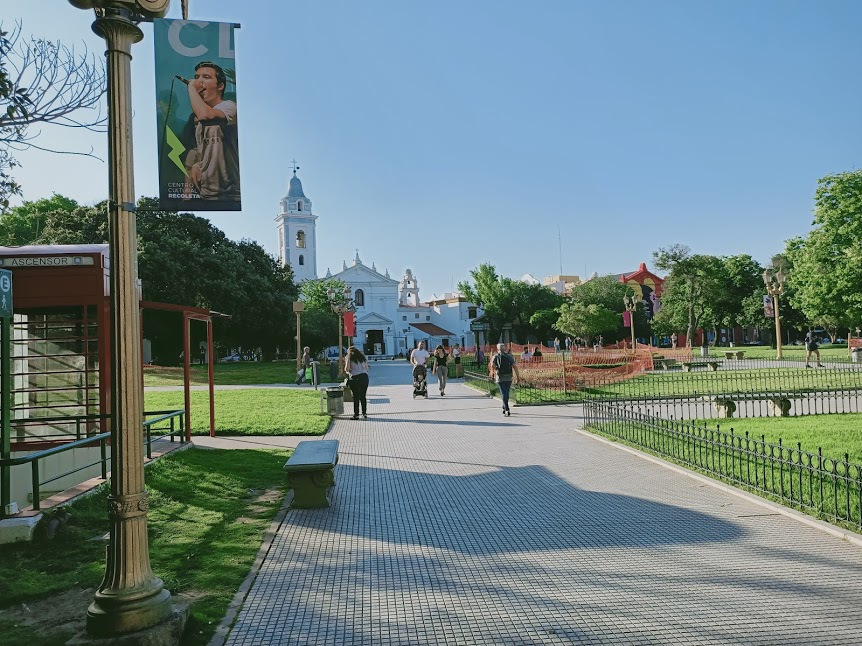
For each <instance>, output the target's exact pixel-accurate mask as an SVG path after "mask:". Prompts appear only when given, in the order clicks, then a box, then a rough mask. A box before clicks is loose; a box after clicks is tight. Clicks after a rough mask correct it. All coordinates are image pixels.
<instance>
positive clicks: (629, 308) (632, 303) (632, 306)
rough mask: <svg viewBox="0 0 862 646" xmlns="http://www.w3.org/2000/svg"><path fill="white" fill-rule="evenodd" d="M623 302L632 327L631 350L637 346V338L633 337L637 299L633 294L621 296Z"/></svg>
mask: <svg viewBox="0 0 862 646" xmlns="http://www.w3.org/2000/svg"><path fill="white" fill-rule="evenodd" d="M623 304H624V305H625V306H626V312H628V313H629V325H630V326H631V328H632V350H635V349H636V348H637V340H636V339H635V312H636V311H637V309H638V301H637V299H636V298H635V296H634V294H632V295H631V296H629V295H628V294H626V295H625V296H623Z"/></svg>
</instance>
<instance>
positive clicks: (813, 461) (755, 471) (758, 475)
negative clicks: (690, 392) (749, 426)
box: [584, 401, 862, 529]
mask: <svg viewBox="0 0 862 646" xmlns="http://www.w3.org/2000/svg"><path fill="white" fill-rule="evenodd" d="M584 418H585V427H586V428H589V429H592V430H595V431H598V432H600V433H602V434H604V435H607V436H610V437H613V438H615V439H617V440H620V441H623V442H625V443H628V444H631V445H633V446H636V447H639V448H643V449H646V450H647V451H649V452H651V453H654V454H657V455H659V456H662V457H666V458H669V459H671V460H673V461H674V462H677V463H679V464H682V465H685V466H687V467H690V468H693V469H696V470H698V471H702V472H704V473H707V474H710V475H713V476H716V477H718V478H719V479H721V480H725V481H727V482H730V483H733V484H734V485H737V486H740V487H742V488H744V489H748V490H750V491H753V492H756V493H758V494H761V495H764V496H767V497H770V498H774V499H776V500H778V501H780V502H782V503H784V504H786V505H789V506H790V507H792V508H793V507H796V508H799V509H800V510H805V511H808V512H810V513H813V514H816V515H817V516H819V517H821V518H825V519H827V520H829V521H832V522H840V523H845V524H847V525H850V526H853V527H854V528H856V529H860V528H862V465H859V464H855V463H852V462H850V457H849V455H848V454H846V453H845V454H844V458H843V459H837V458H832V457H828V456H824V455H823V450H822V449H820V448H818V449H817V452H816V453H809V452H808V451H804V450H803V449H802V445H801V443H797V444H796V446H787V445H785V444H783V442H782V441H781V440H780V439H779V440H778V443H777V444H772V443H769V442H767V441H766V438H765V436H763V435H761V436H760V438H754V437H751V436H750V435H749V434H748V433H747V432H745V433H740V432H738V431H735V430H733V429H731V430H730V431H729V432H727V431H723V430H721V427H720V426H716V427H715V428H709V427H707V426H705V425H701V424H697V423H694V422H688V421H682V420H671V419H664V418H660V417H656V416H654V415H650V414H647V413H644V412H640V411H638V410H635V409H634V408H632V407H631V406H630V405H628V404H627V403H625V402H609V401H588V402H586V403H585V404H584Z"/></svg>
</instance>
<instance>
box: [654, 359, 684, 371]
mask: <svg viewBox="0 0 862 646" xmlns="http://www.w3.org/2000/svg"><path fill="white" fill-rule="evenodd" d="M653 367H654V368H655V369H656V370H672V369H673V368H679V362H678V361H677V360H676V359H664V358H655V359H653Z"/></svg>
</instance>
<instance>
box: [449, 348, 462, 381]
mask: <svg viewBox="0 0 862 646" xmlns="http://www.w3.org/2000/svg"><path fill="white" fill-rule="evenodd" d="M452 361H453V362H454V363H455V376H456V377H463V376H464V368H463V367H462V366H461V346H460V345H458V344H457V343H456V344H455V347H454V348H452Z"/></svg>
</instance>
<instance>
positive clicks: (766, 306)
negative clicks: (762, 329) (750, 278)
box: [763, 294, 775, 319]
mask: <svg viewBox="0 0 862 646" xmlns="http://www.w3.org/2000/svg"><path fill="white" fill-rule="evenodd" d="M763 316H765V317H766V318H768V319H771V318H775V310H774V309H773V308H772V296H770V295H769V294H764V296H763Z"/></svg>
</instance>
